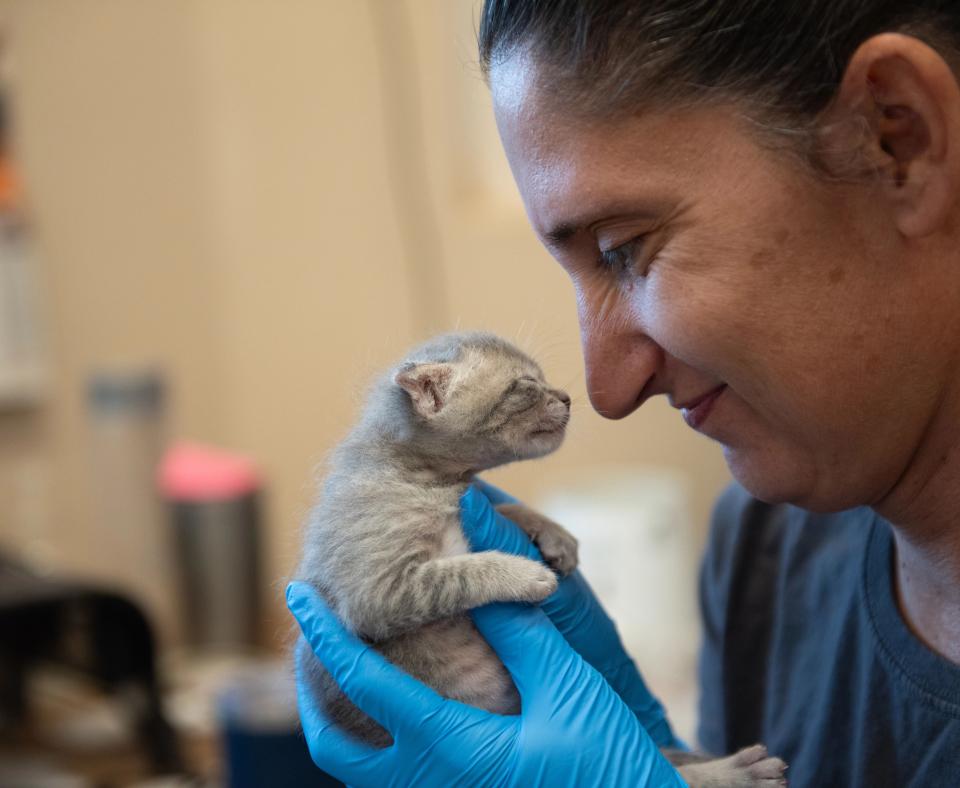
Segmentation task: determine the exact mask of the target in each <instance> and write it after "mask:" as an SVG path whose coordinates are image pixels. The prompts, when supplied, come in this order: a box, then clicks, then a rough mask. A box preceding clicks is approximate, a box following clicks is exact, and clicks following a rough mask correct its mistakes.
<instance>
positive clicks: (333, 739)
mask: <svg viewBox="0 0 960 788" xmlns="http://www.w3.org/2000/svg"><path fill="white" fill-rule="evenodd" d="M312 658H313V656H312V654H311V652H310V650H309V646H307V644H306V643H304V642H303V641H301V642H300V643H299V644H298V645H297V649H296V657H295V664H296V673H297V708H298V709H299V712H300V724H301V726H302V727H303V735H304V738H305V739H306V740H307V748H308V749H309V750H310V757H311V758H312V759H313V762H314V763H315V764H316V765H317V766H319V767H320V768H321V769H323V770H324V771H325V772H327V773H328V774H331V775H333V776H334V777H336V778H337V779H338V780H340V781H342V782H345V783H360V782H362V781H363V780H362V777H363V775H364V774H366V773H368V772H370V771H371V770H376V768H377V762H378V761H379V760H380V759H381V758H382V757H383V754H384V751H383V750H378V749H376V748H374V747H371V746H369V745H367V744H364V743H362V742H360V741H357V740H356V739H354V738H353V737H352V736H350V735H349V734H347V733H346V732H345V731H343V730H342V729H340V728H338V727H337V726H336V725H335V724H334V722H333V721H332V720H331V719H329V718H328V717H327V716H326V714H324V712H323V710H322V709H321V707H320V704H319V703H318V702H317V699H316V697H315V696H314V695H313V693H312V692H311V691H310V682H309V681H308V679H307V671H306V666H305V665H304V662H303V661H304V659H312Z"/></svg>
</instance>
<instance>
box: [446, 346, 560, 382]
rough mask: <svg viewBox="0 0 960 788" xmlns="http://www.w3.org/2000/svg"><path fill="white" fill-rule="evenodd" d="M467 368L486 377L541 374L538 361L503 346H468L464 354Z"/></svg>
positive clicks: (498, 377) (500, 377)
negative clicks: (481, 347) (482, 347)
mask: <svg viewBox="0 0 960 788" xmlns="http://www.w3.org/2000/svg"><path fill="white" fill-rule="evenodd" d="M464 361H465V364H466V368H467V369H468V370H472V371H473V372H479V373H482V375H483V376H484V377H485V378H488V379H489V378H494V377H495V378H497V379H502V378H514V377H517V376H520V375H533V376H534V377H537V376H540V375H541V374H542V373H541V372H540V367H539V366H538V365H537V363H536V362H535V361H534V360H533V359H531V358H529V357H527V356H525V355H523V354H519V353H513V352H508V351H507V350H505V349H501V348H484V349H479V348H467V350H466V352H465V354H464Z"/></svg>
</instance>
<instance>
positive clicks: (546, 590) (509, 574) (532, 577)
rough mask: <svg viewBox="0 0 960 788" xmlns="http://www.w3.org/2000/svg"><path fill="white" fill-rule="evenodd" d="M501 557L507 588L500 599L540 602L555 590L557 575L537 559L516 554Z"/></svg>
mask: <svg viewBox="0 0 960 788" xmlns="http://www.w3.org/2000/svg"><path fill="white" fill-rule="evenodd" d="M503 558H504V559H505V560H504V562H503V567H504V569H505V572H504V576H503V580H504V581H505V584H506V586H507V588H506V589H505V593H504V595H503V596H502V597H500V599H501V601H504V602H506V601H514V602H531V603H533V602H542V601H543V600H544V599H546V598H547V597H548V596H550V594H552V593H553V592H554V591H556V590H557V576H556V575H555V574H554V573H553V572H551V571H550V570H549V569H548V568H547V567H545V566H544V565H543V564H541V563H539V562H538V561H531V560H530V559H529V558H521V557H520V556H517V555H505V556H503Z"/></svg>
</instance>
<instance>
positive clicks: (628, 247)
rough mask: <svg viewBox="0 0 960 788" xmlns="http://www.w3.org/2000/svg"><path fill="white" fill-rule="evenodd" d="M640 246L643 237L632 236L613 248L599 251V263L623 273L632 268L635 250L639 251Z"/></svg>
mask: <svg viewBox="0 0 960 788" xmlns="http://www.w3.org/2000/svg"><path fill="white" fill-rule="evenodd" d="M642 246H643V239H642V238H634V239H632V240H630V241H627V242H626V243H625V244H620V246H618V247H616V248H614V249H608V250H607V251H605V252H603V251H602V252H600V265H602V266H603V267H604V268H609V269H610V270H611V271H613V272H614V273H618V274H625V273H627V272H629V271H630V270H631V269H632V268H633V265H634V262H635V261H636V255H637V252H639V251H640V248H641V247H642Z"/></svg>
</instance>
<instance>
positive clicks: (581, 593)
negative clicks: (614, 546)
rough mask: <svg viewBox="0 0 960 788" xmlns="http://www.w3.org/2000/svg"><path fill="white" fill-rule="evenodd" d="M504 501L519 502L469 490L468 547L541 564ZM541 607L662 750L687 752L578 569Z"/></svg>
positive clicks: (491, 491)
mask: <svg viewBox="0 0 960 788" xmlns="http://www.w3.org/2000/svg"><path fill="white" fill-rule="evenodd" d="M501 503H517V500H516V498H513V497H511V496H510V495H508V494H506V493H505V492H503V491H502V490H499V489H497V488H496V487H494V486H493V485H491V484H487V483H486V482H484V481H480V480H477V481H476V482H475V483H474V485H472V486H471V487H469V488H468V489H467V492H466V493H465V494H464V495H463V497H462V498H461V500H460V513H461V514H460V519H461V522H462V524H463V531H464V534H465V535H466V537H467V540H468V541H469V542H470V547H471V548H472V549H473V550H475V551H479V550H499V551H500V552H503V553H512V554H514V555H522V556H526V557H527V558H532V559H534V560H535V561H541V560H543V559H542V557H541V556H540V551H539V550H537V547H536V545H534V544H533V542H531V541H530V537H529V536H527V535H526V534H525V533H524V532H523V531H522V530H520V528H518V527H517V526H516V525H515V524H514V523H512V522H511V521H510V520H508V519H507V518H506V517H504V516H503V515H501V514H499V513H498V512H497V511H496V510H495V509H494V508H493V507H494V506H496V505H498V504H501ZM540 607H541V609H542V610H543V612H544V613H546V614H547V615H548V616H549V617H550V620H551V621H552V622H553V623H554V626H556V628H557V629H558V630H560V632H561V634H562V635H563V636H564V637H565V638H566V639H567V642H568V643H569V644H570V645H571V646H573V648H574V649H576V651H577V652H578V653H579V654H580V656H581V657H583V658H584V659H585V660H586V661H587V662H589V663H590V664H591V665H592V666H593V667H594V668H595V669H596V670H597V671H599V672H600V674H601V675H602V676H603V677H604V678H605V679H606V680H607V683H609V684H610V686H611V687H613V688H614V689H615V690H616V691H617V693H618V694H619V695H620V697H621V698H622V699H623V702H624V703H626V704H627V706H629V707H630V708H631V709H632V710H633V712H634V714H636V715H637V719H639V720H640V723H641V724H642V725H643V727H645V728H646V729H647V732H648V733H649V734H650V736H651V738H652V739H653V740H654V741H655V742H656V743H657V745H658V746H660V747H673V748H677V749H681V750H687V749H689V747H687V745H686V744H685V743H684V742H683V741H682V740H681V739H678V738H677V737H676V736H675V735H674V733H673V730H672V729H671V728H670V723H669V721H668V720H667V714H666V712H665V711H664V709H663V706H661V705H660V702H659V701H658V700H657V699H656V698H655V697H654V696H653V695H652V694H651V692H650V690H648V689H647V685H646V684H645V683H644V681H643V679H642V678H641V676H640V672H639V671H638V670H637V666H636V665H635V664H634V662H633V660H632V659H630V657H629V656H628V655H627V653H626V651H624V649H623V643H622V642H621V641H620V635H618V634H617V628H616V626H615V625H614V623H613V621H611V619H610V617H609V616H608V615H607V614H606V611H604V609H603V607H602V606H601V605H600V602H599V601H598V600H597V598H596V597H595V596H594V594H593V591H592V590H591V589H590V586H589V585H587V581H586V580H584V578H583V575H581V574H580V572H579V571H577V572H573V573H572V574H571V575H569V576H568V577H565V578H563V579H562V580H561V581H560V585H559V586H558V587H557V590H556V591H555V592H554V593H553V594H552V595H551V596H549V597H547V599H545V600H544V601H543V602H541V604H540Z"/></svg>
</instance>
